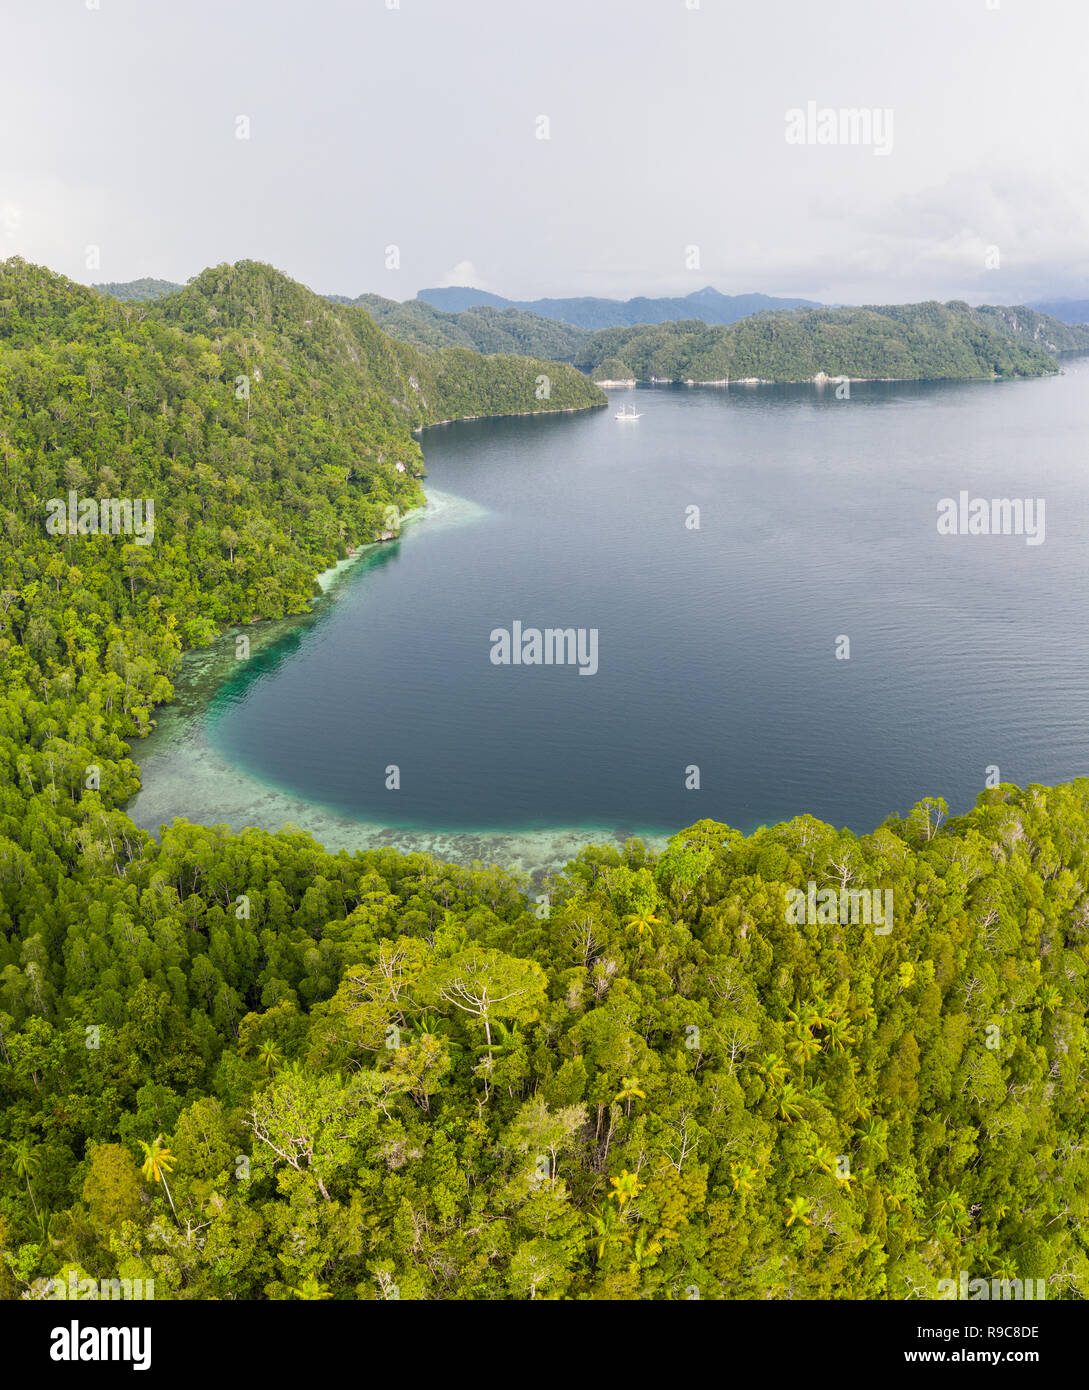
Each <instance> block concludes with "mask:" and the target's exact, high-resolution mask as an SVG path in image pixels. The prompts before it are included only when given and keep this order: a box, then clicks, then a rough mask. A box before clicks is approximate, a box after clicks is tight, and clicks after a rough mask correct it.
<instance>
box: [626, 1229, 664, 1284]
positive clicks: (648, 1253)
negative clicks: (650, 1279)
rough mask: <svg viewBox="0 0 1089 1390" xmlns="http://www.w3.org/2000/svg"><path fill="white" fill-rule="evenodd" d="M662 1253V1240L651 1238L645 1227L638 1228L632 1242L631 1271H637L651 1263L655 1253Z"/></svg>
mask: <svg viewBox="0 0 1089 1390" xmlns="http://www.w3.org/2000/svg"><path fill="white" fill-rule="evenodd" d="M661 1253H662V1242H661V1241H660V1240H651V1239H650V1238H649V1237H648V1235H647V1231H646V1227H642V1228H640V1230H639V1232H638V1234H637V1235H636V1237H635V1240H634V1241H633V1242H632V1262H631V1267H632V1272H633V1273H638V1271H639V1270H641V1269H644V1268H645V1267H646V1266H647V1265H648V1264H650V1263H651V1261H652V1260H653V1258H654V1256H655V1255H660V1254H661Z"/></svg>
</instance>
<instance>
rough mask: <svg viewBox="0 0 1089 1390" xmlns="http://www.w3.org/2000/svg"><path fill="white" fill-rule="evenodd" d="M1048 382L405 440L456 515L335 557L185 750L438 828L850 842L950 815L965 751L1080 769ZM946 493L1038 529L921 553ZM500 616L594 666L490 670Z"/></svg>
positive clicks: (701, 407) (814, 394)
mask: <svg viewBox="0 0 1089 1390" xmlns="http://www.w3.org/2000/svg"><path fill="white" fill-rule="evenodd" d="M1064 366H1065V374H1064V375H1063V376H1061V377H1058V378H1055V379H1052V380H1046V381H1031V382H1011V383H995V384H990V383H965V384H925V385H920V384H856V385H854V386H853V387H852V388H851V399H850V400H846V401H840V400H837V399H836V398H835V394H834V391H833V389H832V388H826V389H824V390H819V389H817V388H814V387H771V386H763V387H751V388H746V387H731V388H729V390H728V391H726V390H716V389H684V388H648V389H643V390H639V391H637V392H624V391H621V392H613V393H612V406H611V407H610V409H608V410H607V411H595V412H592V413H589V414H585V415H575V416H558V417H551V418H549V417H534V418H522V419H512V420H486V421H473V422H466V423H463V424H457V425H450V426H443V427H441V428H438V429H433V430H430V431H428V432H427V433H425V435H424V436H423V445H424V451H425V456H426V460H427V466H428V470H429V478H428V485H430V486H431V487H433V488H436V489H440V490H441V491H442V492H443V493H447V494H454V495H455V496H456V497H458V498H462V499H467V500H468V501H469V502H471V503H475V504H477V505H476V507H475V508H472V509H467V511H466V514H467V515H468V516H469V517H470V518H471V519H470V520H468V521H466V522H465V524H462V525H456V526H450V525H443V524H441V521H438V522H436V523H435V524H432V523H431V522H430V521H427V520H425V521H422V522H420V523H417V524H415V525H414V526H413V527H412V528H411V529H410V530H409V531H408V532H407V533H406V535H405V538H404V539H403V540H402V541H401V542H399V543H396V544H394V545H390V546H388V547H385V548H382V549H380V550H376V551H375V552H373V559H369V560H368V561H365V562H361V563H360V564H358V565H357V566H355V567H354V569H353V570H352V571H351V572H350V574H349V576H348V577H347V578H346V579H345V580H344V581H343V586H344V587H343V588H342V589H341V591H340V594H339V596H338V600H337V602H335V603H330V604H328V605H327V606H325V607H324V608H323V609H322V611H321V613H320V615H319V616H318V617H316V618H315V619H314V620H313V621H312V622H309V623H307V624H304V625H303V626H301V627H298V628H295V629H294V630H293V631H292V632H291V633H290V635H289V636H288V637H286V638H285V639H284V641H282V642H281V643H279V644H278V645H274V646H273V647H272V648H270V649H267V650H265V651H264V652H262V653H261V654H260V655H259V656H258V657H256V658H255V659H254V660H253V661H252V662H251V663H250V664H249V665H248V666H246V667H244V668H242V669H241V670H240V672H239V673H238V674H237V676H235V677H234V678H233V679H232V680H230V681H229V682H228V683H227V684H226V685H224V686H222V687H220V689H219V690H218V691H217V693H216V695H215V696H214V698H213V700H212V701H211V703H210V705H209V707H208V710H207V714H206V729H207V733H208V736H209V737H210V739H211V741H212V743H213V744H214V745H215V747H216V748H217V749H218V750H219V751H220V753H222V754H223V755H224V756H226V757H227V758H228V759H229V760H231V761H232V762H233V763H234V764H236V765H238V766H240V767H244V768H245V769H246V770H248V771H249V772H251V773H254V774H256V775H257V776H258V777H259V778H261V779H262V780H263V781H264V782H265V783H268V784H273V785H275V786H277V787H279V788H283V789H286V790H289V791H290V792H291V793H292V794H293V795H295V796H299V797H303V798H305V799H307V800H308V801H311V802H314V803H319V804H321V805H324V806H327V807H330V808H334V809H336V810H337V811H339V812H341V813H347V814H349V815H352V816H356V817H359V818H360V819H361V820H367V821H380V822H382V823H384V824H386V825H402V826H413V827H421V828H441V829H450V830H469V829H473V830H492V831H503V830H516V829H525V828H529V827H548V826H586V827H603V828H608V829H611V830H616V829H620V830H627V831H630V832H631V833H637V832H639V831H641V830H643V831H650V830H662V829H666V830H673V829H677V828H679V827H681V826H684V825H687V824H690V823H691V822H693V821H695V820H697V819H700V818H701V817H705V816H709V817H713V818H715V819H719V820H723V821H726V822H728V823H730V824H731V825H734V826H737V827H739V828H740V829H743V830H749V829H751V828H753V827H755V826H756V825H758V824H762V823H767V822H770V821H774V820H778V819H783V818H788V817H790V816H793V815H796V814H800V813H803V812H810V813H812V814H814V815H816V816H818V817H820V818H821V819H822V820H828V821H831V822H833V823H835V824H837V825H849V826H851V827H853V828H855V829H857V830H860V831H862V830H868V829H872V828H873V827H874V826H875V825H876V824H877V823H879V822H880V821H881V820H882V819H884V818H885V817H886V816H888V815H890V814H892V813H902V812H905V811H907V810H908V809H910V807H911V805H912V804H913V803H914V802H915V801H916V800H918V799H919V798H920V797H923V796H944V797H945V798H946V799H947V800H948V801H949V803H950V806H951V808H952V809H953V810H954V811H959V810H964V809H967V808H968V807H969V806H970V805H971V804H972V802H973V800H974V798H975V796H976V795H977V793H978V792H979V791H980V790H981V789H982V787H983V785H984V782H985V779H986V776H987V769H988V767H990V766H997V767H998V768H999V775H1000V777H1001V780H1003V781H1013V782H1017V783H1019V784H1022V785H1024V784H1025V783H1027V782H1033V781H1035V782H1044V783H1048V782H1055V781H1064V780H1067V779H1069V778H1072V777H1074V776H1077V775H1083V774H1085V773H1086V772H1087V771H1089V756H1087V743H1089V623H1087V622H1086V617H1085V615H1086V598H1085V588H1086V581H1085V574H1086V557H1087V555H1089V549H1087V543H1089V477H1087V475H1089V448H1087V446H1089V394H1087V386H1089V361H1085V360H1075V361H1071V362H1067V363H1066V364H1064ZM631 401H634V402H635V403H636V405H637V408H638V409H639V410H640V411H641V412H642V418H641V419H640V420H638V421H637V422H635V423H631V424H621V423H618V422H617V421H616V420H615V419H614V418H613V417H614V412H615V410H616V409H618V408H619V406H620V405H621V404H625V403H628V402H631ZM962 492H967V493H968V494H969V496H970V497H973V498H974V497H983V498H987V499H991V498H996V497H1005V498H1021V499H1024V498H1033V499H1036V498H1043V499H1044V501H1045V504H1046V512H1045V518H1046V532H1045V537H1046V538H1045V540H1044V542H1043V544H1040V545H1028V544H1026V540H1025V537H1024V536H1014V535H1009V536H1005V535H998V536H982V535H979V536H960V535H958V536H941V535H939V534H938V530H937V525H936V520H937V505H938V502H939V500H940V499H941V498H943V497H953V498H957V497H959V495H960V493H962ZM692 507H698V508H699V529H698V530H695V529H690V528H688V527H686V524H685V522H686V517H689V516H691V513H690V512H689V511H688V510H687V509H689V508H692ZM515 620H517V621H519V622H521V624H522V625H523V627H531V626H533V627H538V628H546V627H557V628H561V627H562V628H567V627H573V628H576V629H578V628H582V629H586V630H587V631H588V632H589V630H591V629H594V630H596V632H597V649H598V657H597V660H598V669H597V671H596V673H595V674H593V675H592V676H589V675H585V676H584V675H580V673H579V669H578V667H577V666H573V665H553V666H526V665H522V666H497V665H495V664H493V662H492V661H491V659H490V654H491V650H492V642H491V637H490V635H491V633H492V631H493V629H498V628H506V629H510V628H511V626H512V624H513V623H514V621H515ZM844 636H846V637H848V638H849V639H850V659H849V660H838V659H837V657H836V648H837V639H838V638H840V637H844ZM390 765H396V766H397V768H398V769H399V776H400V788H399V790H390V789H387V786H386V782H387V772H386V769H387V767H389V766H390ZM692 767H698V769H699V782H700V785H699V789H698V790H695V789H688V788H686V780H689V781H691V780H692V778H691V774H690V773H687V772H686V770H687V769H689V768H692Z"/></svg>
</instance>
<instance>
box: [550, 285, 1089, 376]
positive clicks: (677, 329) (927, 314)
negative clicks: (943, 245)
mask: <svg viewBox="0 0 1089 1390" xmlns="http://www.w3.org/2000/svg"><path fill="white" fill-rule="evenodd" d="M1086 350H1089V331H1087V330H1086V329H1084V328H1074V327H1071V326H1070V325H1069V324H1065V323H1060V322H1059V321H1058V320H1057V319H1052V318H1049V317H1048V316H1047V315H1046V314H1040V313H1037V312H1035V311H1034V310H1032V309H1024V308H1017V309H1007V308H1002V307H998V306H990V305H989V306H984V307H982V308H976V309H973V308H970V307H969V306H968V305H967V304H965V303H963V302H961V301H953V302H952V303H949V304H937V303H929V304H894V305H890V306H887V307H883V308H861V309H798V310H795V311H793V312H790V313H784V312H779V313H766V314H758V315H756V316H755V317H753V318H747V319H742V320H741V321H740V322H738V323H734V324H730V325H729V326H727V327H721V328H709V327H708V326H707V325H706V324H704V323H700V322H698V321H697V320H688V321H685V322H681V323H667V324H660V325H652V326H649V327H648V326H643V327H638V328H610V329H606V330H605V331H604V332H601V333H595V334H594V336H593V337H592V338H590V339H589V340H588V341H587V342H586V343H585V344H584V345H583V347H582V348H581V349H580V350H579V351H578V352H577V353H576V355H575V358H574V361H575V365H576V366H578V367H580V368H582V369H583V370H584V371H587V372H589V373H590V375H591V376H592V377H593V378H594V379H595V380H598V381H606V380H613V381H617V380H627V379H628V378H635V379H637V380H640V381H649V380H652V379H654V380H659V381H696V382H712V381H724V380H727V379H728V380H730V381H740V380H745V379H755V380H760V381H812V380H813V378H814V377H816V376H817V375H819V374H820V373H824V375H826V376H830V377H836V376H846V377H852V378H875V379H878V380H902V381H924V380H934V381H936V380H943V379H952V378H962V379H971V378H985V379H989V378H994V377H1014V376H1030V377H1031V376H1044V375H1046V374H1048V373H1049V372H1055V371H1057V370H1058V364H1057V362H1056V360H1055V359H1056V355H1057V354H1058V353H1059V352H1067V351H1086Z"/></svg>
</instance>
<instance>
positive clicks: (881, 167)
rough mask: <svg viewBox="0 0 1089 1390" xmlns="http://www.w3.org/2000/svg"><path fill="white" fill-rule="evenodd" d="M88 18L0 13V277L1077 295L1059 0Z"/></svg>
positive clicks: (1085, 67) (1083, 276) (1084, 55)
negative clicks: (817, 127) (820, 140)
mask: <svg viewBox="0 0 1089 1390" xmlns="http://www.w3.org/2000/svg"><path fill="white" fill-rule="evenodd" d="M95 3H96V0H0V19H2V23H3V29H2V32H3V48H4V57H5V63H4V78H3V82H2V83H0V255H4V256H6V255H11V254H19V255H22V256H25V257H26V258H27V259H28V260H33V261H38V262H42V263H44V264H46V265H48V266H51V267H52V268H53V269H56V270H60V271H63V272H64V273H65V274H68V275H70V276H72V277H73V278H74V279H77V280H81V281H85V282H89V281H92V280H128V279H133V278H136V277H138V276H143V275H152V276H157V277H162V278H165V279H170V280H178V281H184V280H187V279H188V278H189V277H190V276H192V275H194V274H196V273H197V272H198V271H199V270H201V269H202V268H203V267H204V266H206V265H210V264H216V263H219V262H221V261H227V260H237V259H240V258H243V257H249V258H253V259H257V260H263V261H270V262H272V264H274V265H276V266H278V267H279V268H280V269H281V270H284V271H286V272H287V273H288V274H290V275H292V276H294V277H295V278H297V279H299V280H302V281H303V282H304V283H306V284H308V285H310V286H312V287H313V288H314V289H316V290H319V291H322V292H337V293H341V294H348V295H355V294H359V293H362V292H363V291H373V292H376V293H379V294H384V295H388V296H390V297H392V298H396V299H407V298H411V297H412V296H413V295H414V294H415V293H416V291H417V290H418V289H420V288H422V287H424V286H428V285H436V284H444V283H445V284H462V283H472V284H476V285H480V286H483V287H485V288H488V289H492V290H494V291H496V292H498V293H501V294H505V295H508V296H510V297H511V298H518V299H522V298H535V297H537V296H541V295H570V294H601V295H610V296H619V297H627V296H629V295H633V294H639V293H647V294H685V293H688V292H690V291H691V290H695V289H699V288H701V287H702V286H704V285H707V284H712V285H714V286H715V287H716V288H718V289H720V290H722V291H724V292H726V293H740V292H745V291H752V290H760V291H763V292H765V293H768V294H797V295H802V296H805V297H808V298H813V299H820V300H825V301H829V302H842V303H859V302H871V303H872V302H889V301H899V300H911V299H924V298H941V299H949V298H954V297H964V298H967V299H970V300H972V301H979V300H989V301H991V302H1006V303H1009V302H1020V301H1024V300H1027V299H1032V298H1038V297H1047V296H1052V295H1063V294H1069V295H1074V296H1089V158H1087V147H1089V122H1087V119H1086V115H1085V105H1084V103H1085V98H1086V94H1087V92H1089V0H820V3H815V2H814V0H756V3H749V2H748V0H698V3H697V0H399V4H398V3H397V0H305V3H304V0H97V4H98V8H94V7H93V6H94V5H95ZM996 4H997V8H990V6H991V5H996ZM88 6H91V8H88ZM390 6H393V8H390ZM811 101H812V102H815V103H816V105H817V107H818V108H831V109H832V110H834V111H836V112H838V111H839V109H841V108H855V109H863V108H866V109H872V110H877V111H881V112H884V111H886V110H887V111H891V113H892V127H891V130H892V140H891V150H890V152H889V153H888V154H887V155H882V154H879V153H876V152H875V149H874V147H873V145H870V146H866V145H861V144H855V145H850V144H821V145H815V144H804V143H803V144H796V143H789V142H788V140H787V138H786V137H787V112H788V111H790V110H792V109H805V108H806V107H807V103H809V102H811ZM541 116H545V117H547V118H548V131H547V133H548V135H549V138H548V139H540V138H538V135H539V133H541V132H542V131H543V129H544V127H543V126H541V125H540V124H539V120H538V118H539V117H541ZM239 117H245V118H247V119H248V122H249V138H248V139H239V138H237V136H238V134H239V132H240V131H242V132H244V129H245V127H244V125H240V123H239V119H238V118H239ZM389 246H396V247H397V248H398V252H399V258H400V266H399V268H396V269H389V268H387V264H386V262H387V250H386V248H387V247H389ZM88 247H97V248H99V250H98V256H99V266H98V268H95V266H94V265H93V263H92V265H90V266H88V264H87V258H88V252H87V248H88ZM693 247H694V248H698V251H697V252H695V253H693V251H692V250H691V249H690V248H693ZM988 248H997V260H998V262H999V265H998V268H996V269H988V268H987V255H988ZM995 259H996V253H995V252H991V260H992V262H993V261H994V260H995Z"/></svg>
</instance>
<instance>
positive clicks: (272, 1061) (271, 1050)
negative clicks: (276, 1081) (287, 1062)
mask: <svg viewBox="0 0 1089 1390" xmlns="http://www.w3.org/2000/svg"><path fill="white" fill-rule="evenodd" d="M257 1056H258V1058H259V1060H260V1062H261V1065H262V1066H263V1067H264V1069H265V1071H266V1072H271V1071H273V1070H274V1069H275V1068H276V1067H278V1066H280V1064H281V1063H282V1062H283V1060H284V1054H283V1052H282V1051H281V1049H280V1045H279V1043H277V1042H274V1041H273V1039H272V1038H266V1039H265V1041H264V1042H263V1043H262V1044H261V1045H260V1047H259V1048H258V1049H257Z"/></svg>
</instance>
